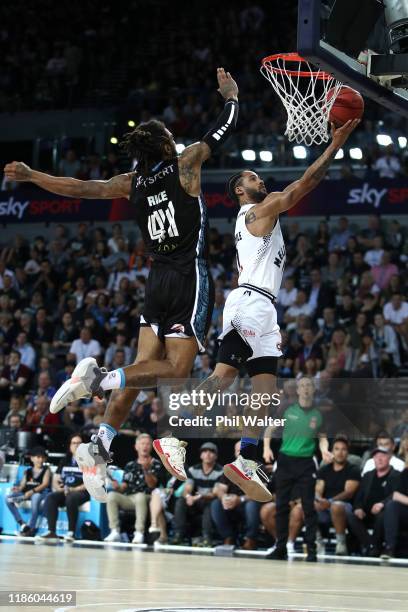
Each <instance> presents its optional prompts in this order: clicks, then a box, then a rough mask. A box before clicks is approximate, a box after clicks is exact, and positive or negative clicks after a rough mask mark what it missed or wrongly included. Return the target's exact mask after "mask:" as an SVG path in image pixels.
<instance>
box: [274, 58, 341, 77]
mask: <svg viewBox="0 0 408 612" xmlns="http://www.w3.org/2000/svg"><path fill="white" fill-rule="evenodd" d="M278 59H283V60H286V61H287V62H303V63H305V64H306V63H307V60H305V59H304V58H303V57H301V56H300V55H299V54H298V53H275V54H274V55H268V56H267V57H264V58H263V60H262V68H265V69H266V70H268V71H269V70H272V72H276V73H277V74H288V75H290V76H300V77H316V78H317V79H321V80H323V81H328V80H329V79H333V78H334V77H333V76H332V75H331V74H328V73H327V72H323V71H322V70H318V71H313V70H286V69H283V68H278V67H277V66H272V65H271V66H266V64H267V63H269V64H271V62H274V61H276V60H278Z"/></svg>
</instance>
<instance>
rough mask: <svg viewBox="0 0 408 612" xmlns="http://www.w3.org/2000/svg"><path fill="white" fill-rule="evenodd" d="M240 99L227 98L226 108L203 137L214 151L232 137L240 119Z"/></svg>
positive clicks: (203, 140)
mask: <svg viewBox="0 0 408 612" xmlns="http://www.w3.org/2000/svg"><path fill="white" fill-rule="evenodd" d="M238 107H239V106H238V101H237V100H227V101H226V103H225V106H224V110H223V111H222V113H221V114H220V115H219V117H218V118H217V120H216V122H215V124H214V125H213V126H212V128H211V129H210V130H209V131H208V132H207V133H206V135H205V136H204V138H202V139H201V141H202V142H205V143H206V144H207V145H208V146H209V147H210V149H211V151H212V152H214V151H217V150H218V149H219V148H220V147H221V146H222V145H223V144H224V142H225V141H226V140H227V139H228V138H229V137H230V135H231V134H232V132H233V130H234V129H235V126H236V125H237V119H238Z"/></svg>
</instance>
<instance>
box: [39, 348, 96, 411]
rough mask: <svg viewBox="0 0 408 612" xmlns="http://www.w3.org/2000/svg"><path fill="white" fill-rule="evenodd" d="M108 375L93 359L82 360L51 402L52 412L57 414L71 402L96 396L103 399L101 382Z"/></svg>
mask: <svg viewBox="0 0 408 612" xmlns="http://www.w3.org/2000/svg"><path fill="white" fill-rule="evenodd" d="M107 375H108V370H107V369H106V368H100V367H99V366H98V364H97V362H96V359H94V358H93V357H86V358H85V359H82V360H81V361H80V362H79V363H78V365H77V367H76V368H75V370H74V371H73V372H72V376H71V378H69V379H68V380H66V381H65V382H64V384H63V385H62V386H61V387H60V388H59V389H58V391H57V392H56V394H55V395H54V397H53V398H52V400H51V404H50V412H52V413H53V414H56V413H57V412H59V411H60V410H62V409H63V408H65V406H66V405H67V404H69V403H70V402H76V401H77V400H79V399H83V398H91V397H93V396H94V395H97V396H98V397H101V398H102V397H103V395H104V391H103V389H102V387H101V386H100V385H101V382H102V380H103V379H104V378H105V376H107Z"/></svg>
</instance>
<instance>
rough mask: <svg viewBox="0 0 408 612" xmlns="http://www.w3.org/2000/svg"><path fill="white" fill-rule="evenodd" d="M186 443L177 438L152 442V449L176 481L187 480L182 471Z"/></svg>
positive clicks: (183, 470)
mask: <svg viewBox="0 0 408 612" xmlns="http://www.w3.org/2000/svg"><path fill="white" fill-rule="evenodd" d="M186 446H187V442H183V441H182V440H178V439H177V438H160V439H159V440H154V441H153V448H154V450H155V451H156V453H157V454H158V455H159V457H160V460H161V462H162V464H163V465H164V467H165V468H166V470H167V471H168V472H169V473H170V474H171V475H172V476H175V477H176V478H177V479H178V480H187V474H186V471H185V469H184V462H185V460H186V448H185V447H186Z"/></svg>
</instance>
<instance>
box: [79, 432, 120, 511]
mask: <svg viewBox="0 0 408 612" xmlns="http://www.w3.org/2000/svg"><path fill="white" fill-rule="evenodd" d="M111 457H112V455H111V453H110V452H109V451H107V450H106V448H105V447H104V445H103V443H102V440H101V438H99V436H97V435H96V434H95V435H93V436H92V437H91V441H90V442H88V444H85V443H83V444H80V445H79V446H78V448H77V451H76V453H75V459H76V462H77V463H78V466H79V467H80V468H81V470H82V473H83V479H84V485H85V487H86V490H87V491H88V493H89V495H90V496H91V497H93V498H94V499H96V500H97V501H99V502H102V503H104V502H106V500H107V497H108V494H107V491H106V466H107V464H108V463H110V462H111V461H112V458H111Z"/></svg>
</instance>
